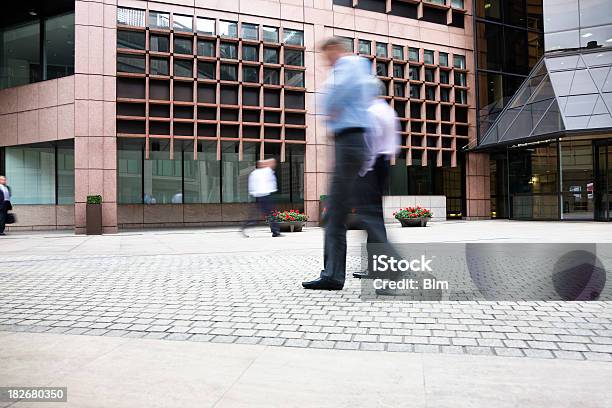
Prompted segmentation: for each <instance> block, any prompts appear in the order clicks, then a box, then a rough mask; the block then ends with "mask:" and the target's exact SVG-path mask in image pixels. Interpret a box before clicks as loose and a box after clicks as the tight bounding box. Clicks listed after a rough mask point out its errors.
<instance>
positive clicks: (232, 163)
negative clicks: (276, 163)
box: [221, 142, 259, 203]
mask: <svg viewBox="0 0 612 408" xmlns="http://www.w3.org/2000/svg"><path fill="white" fill-rule="evenodd" d="M258 147H259V145H258V144H256V143H244V144H243V147H242V160H239V155H238V148H239V146H238V143H235V142H224V143H222V145H221V183H222V187H221V191H222V194H223V195H222V197H221V200H222V202H224V203H246V202H249V201H252V199H251V198H250V196H249V194H248V188H247V185H248V178H249V174H250V173H251V171H253V168H254V167H255V162H256V160H257V152H258V150H259V149H258Z"/></svg>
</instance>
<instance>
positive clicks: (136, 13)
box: [117, 7, 145, 27]
mask: <svg viewBox="0 0 612 408" xmlns="http://www.w3.org/2000/svg"><path fill="white" fill-rule="evenodd" d="M144 16H145V12H144V10H138V9H132V8H126V7H117V24H123V25H126V26H132V27H144V26H145V24H144Z"/></svg>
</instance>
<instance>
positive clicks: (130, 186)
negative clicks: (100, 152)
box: [117, 139, 143, 204]
mask: <svg viewBox="0 0 612 408" xmlns="http://www.w3.org/2000/svg"><path fill="white" fill-rule="evenodd" d="M142 149H143V145H142V142H141V141H140V140H126V139H118V140H117V202H118V203H119V204H142V165H143V152H142Z"/></svg>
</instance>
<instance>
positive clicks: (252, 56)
mask: <svg viewBox="0 0 612 408" xmlns="http://www.w3.org/2000/svg"><path fill="white" fill-rule="evenodd" d="M242 59H243V60H244V61H259V49H258V47H257V46H256V45H246V44H245V45H243V46H242Z"/></svg>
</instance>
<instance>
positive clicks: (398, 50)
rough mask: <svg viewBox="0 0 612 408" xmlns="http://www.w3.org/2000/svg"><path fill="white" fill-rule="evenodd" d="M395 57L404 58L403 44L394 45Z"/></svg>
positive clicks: (397, 58)
mask: <svg viewBox="0 0 612 408" xmlns="http://www.w3.org/2000/svg"><path fill="white" fill-rule="evenodd" d="M393 59H396V60H403V59H404V47H402V46H401V45H394V46H393Z"/></svg>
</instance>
